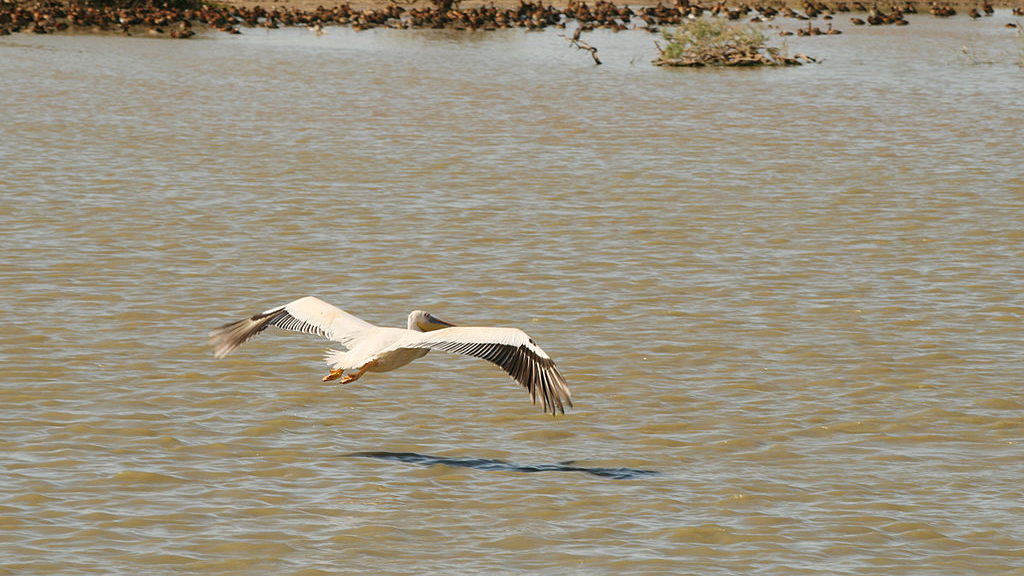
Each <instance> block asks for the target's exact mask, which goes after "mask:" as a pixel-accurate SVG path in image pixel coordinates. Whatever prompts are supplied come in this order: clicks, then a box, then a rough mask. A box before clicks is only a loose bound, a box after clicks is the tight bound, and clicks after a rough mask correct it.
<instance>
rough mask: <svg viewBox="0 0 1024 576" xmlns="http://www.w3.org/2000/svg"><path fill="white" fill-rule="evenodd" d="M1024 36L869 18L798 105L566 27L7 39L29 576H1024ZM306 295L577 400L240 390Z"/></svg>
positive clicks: (461, 374)
mask: <svg viewBox="0 0 1024 576" xmlns="http://www.w3.org/2000/svg"><path fill="white" fill-rule="evenodd" d="M1003 20H1010V16H1009V14H1008V12H1006V11H999V12H998V13H997V15H996V16H995V17H992V18H988V19H984V20H982V21H979V22H973V21H970V20H969V19H967V18H962V19H952V20H937V19H932V18H930V17H927V16H920V17H915V18H913V19H912V20H911V25H910V26H909V27H905V28H893V27H885V28H870V29H868V28H863V29H854V28H853V27H852V26H849V25H844V26H839V25H838V24H839V21H838V20H837V27H841V28H842V29H844V31H845V32H846V33H845V34H844V35H842V36H836V37H827V38H825V37H819V38H806V39H804V38H795V37H794V38H793V39H791V40H790V42H789V48H790V50H791V51H794V52H803V53H806V54H810V55H813V56H816V57H818V58H824V59H825V62H824V63H823V64H821V65H807V66H803V67H799V68H788V69H776V70H700V71H694V70H666V69H658V68H654V67H652V66H651V65H650V64H649V61H650V60H651V59H652V58H653V57H654V56H655V53H656V51H655V48H654V46H653V41H652V40H653V37H652V36H649V35H647V34H645V33H641V32H624V33H619V34H612V33H610V32H595V33H593V34H590V35H589V41H590V42H591V43H592V44H593V45H595V46H597V47H598V48H599V50H600V55H601V57H602V60H603V61H604V62H605V65H603V66H601V67H595V66H593V64H592V61H591V60H590V58H589V56H588V55H587V54H586V53H582V52H576V51H573V50H572V49H571V48H570V47H569V46H568V44H567V42H566V41H565V40H564V39H562V38H560V37H558V35H557V31H555V30H548V31H545V32H533V33H531V32H525V31H502V32H495V33H489V34H488V33H451V32H443V31H415V32H410V31H386V30H376V31H368V32H363V33H356V32H353V31H351V30H348V29H342V28H330V29H328V30H327V33H326V34H324V35H323V36H320V37H316V36H315V35H313V34H311V33H309V32H307V31H306V30H304V29H303V30H277V31H273V32H272V33H267V32H265V31H262V30H261V31H248V32H247V33H246V34H243V35H242V36H227V35H219V34H216V33H209V34H201V35H200V36H199V37H197V38H195V39H193V40H190V41H187V42H165V41H159V40H152V39H145V38H121V37H114V36H89V35H86V36H75V35H66V36H51V37H37V36H32V35H26V34H20V35H14V36H8V37H5V38H2V39H0V71H2V75H0V78H2V81H0V96H2V102H3V103H2V108H0V110H2V112H0V115H2V117H3V124H4V130H3V137H2V139H0V190H2V194H3V199H4V201H3V205H4V208H3V210H2V211H0V239H2V243H3V258H2V260H0V262H2V268H0V286H2V291H0V304H2V307H3V310H4V312H5V314H4V322H3V325H4V330H3V331H2V332H0V343H2V345H0V358H2V361H3V373H2V378H0V382H2V384H0V419H2V420H3V423H2V427H0V430H2V432H0V449H2V457H0V477H2V483H0V486H2V487H0V526H2V527H3V530H2V532H0V542H2V544H0V571H5V572H9V573H65V574H68V573H139V572H147V573H178V572H187V573H246V572H264V573H266V572H274V573H302V574H314V573H359V572H373V571H384V572H391V573H423V572H455V573H494V572H520V571H541V570H545V571H551V570H556V571H562V572H572V573H699V574H712V573H720V574H726V573H736V574H751V573H779V574H797V573H832V574H896V573H922V574H924V573H927V574H934V573H965V572H969V573H1008V572H1014V571H1019V570H1020V569H1021V567H1022V566H1024V528H1022V527H1021V525H1022V523H1021V518H1022V517H1024V506H1022V501H1024V493H1022V487H1021V486H1022V479H1024V459H1022V457H1021V456H1022V451H1021V438H1022V437H1024V424H1022V418H1021V417H1022V408H1024V392H1022V388H1021V386H1022V381H1021V366H1022V365H1024V348H1022V342H1024V325H1022V317H1024V295H1022V288H1024V224H1022V223H1024V169H1022V165H1024V164H1022V162H1021V161H1022V160H1024V154H1022V151H1021V135H1022V134H1024V131H1022V128H1024V124H1022V120H1021V118H1020V109H1019V103H1020V95H1021V94H1022V93H1024V92H1022V88H1024V74H1022V72H1021V69H1020V68H1019V66H1018V65H1017V61H1018V59H1019V51H1020V50H1021V47H1020V46H1021V44H1020V42H1019V40H1017V39H1015V38H1014V36H1013V32H1012V31H1008V30H1006V29H1003V28H1002V27H1001V26H1002V21H1003ZM783 24H785V23H783ZM790 24H791V25H792V27H793V28H794V29H795V27H796V26H798V25H799V23H795V22H793V23H790ZM790 24H786V25H790ZM964 47H965V48H966V49H967V53H965V52H964ZM306 294H316V295H319V296H320V297H322V298H325V299H327V300H329V301H331V302H333V303H335V304H337V305H339V306H341V307H343V308H345V309H347V310H349V311H351V312H353V313H355V314H357V315H359V316H362V317H364V318H366V319H367V320H370V321H372V322H376V323H380V324H390V325H401V324H402V323H403V322H404V319H405V316H406V314H407V313H408V312H409V311H410V310H413V309H417V308H422V309H427V310H430V311H431V312H433V313H434V314H436V315H438V316H439V317H441V318H444V319H446V320H449V321H452V322H455V323H458V324H468V325H472V324H476V325H512V326H518V327H521V328H523V329H525V330H527V331H528V332H529V333H530V334H531V335H532V336H533V337H534V339H535V340H536V341H537V342H538V343H539V344H540V345H541V346H543V347H544V348H545V350H547V351H548V352H549V353H550V354H551V355H552V356H553V357H554V358H555V360H556V361H557V362H558V364H559V366H560V367H561V369H562V371H563V373H564V374H565V376H566V378H567V379H568V381H569V383H570V385H571V386H572V389H573V392H574V400H575V402H576V408H575V409H574V410H572V411H570V412H569V413H568V414H567V415H565V416H559V417H558V418H554V419H552V418H551V417H550V416H546V415H544V414H542V413H541V411H540V409H539V407H535V406H531V405H530V404H529V401H528V398H527V396H526V394H525V392H523V391H522V390H521V389H519V388H518V387H517V386H515V385H514V384H513V383H511V382H510V381H509V380H508V379H507V378H506V377H505V376H504V374H502V373H501V372H500V371H499V370H498V369H496V368H494V367H492V366H489V365H487V364H486V363H483V362H480V361H478V360H474V359H468V358H460V357H454V356H446V355H444V354H441V353H434V354H431V355H430V356H427V357H426V358H424V359H422V360H419V361H417V362H415V363H413V364H411V365H410V366H407V367H406V368H404V369H402V370H400V371H397V372H393V373H390V374H370V375H368V376H366V377H364V378H363V379H361V380H360V381H359V382H357V383H355V384H353V385H351V386H346V387H338V386H328V385H324V384H321V383H320V381H319V380H320V377H321V376H322V375H323V374H324V373H325V368H326V367H325V366H323V365H322V364H320V351H321V348H323V346H324V343H322V342H319V341H317V340H316V339H315V338H312V337H308V336H304V335H296V334H284V333H280V332H271V331H268V332H267V333H265V334H262V335H261V336H260V337H258V338H257V339H255V340H253V341H252V342H250V343H249V344H247V345H246V346H245V347H243V348H241V349H240V350H239V351H237V352H236V353H235V354H234V355H232V356H230V357H229V358H227V359H224V360H221V361H215V360H214V359H213V358H212V357H211V355H210V353H209V350H208V349H207V348H206V345H205V334H206V332H207V331H208V330H209V329H210V328H212V327H215V326H217V325H219V324H221V323H224V322H227V321H230V320H233V319H236V318H241V317H242V316H244V315H246V314H251V313H254V312H257V311H260V310H263V309H266V308H269V307H271V306H275V305H277V304H281V303H284V302H286V301H288V300H289V299H291V298H294V297H298V296H302V295H306Z"/></svg>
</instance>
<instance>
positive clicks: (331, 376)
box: [322, 369, 345, 384]
mask: <svg viewBox="0 0 1024 576" xmlns="http://www.w3.org/2000/svg"><path fill="white" fill-rule="evenodd" d="M344 373H345V370H344V369H340V370H331V372H330V373H329V374H328V375H327V376H324V379H323V380H322V381H323V382H330V381H331V380H337V379H338V378H341V375H342V374H344ZM341 383H342V384H344V383H345V381H344V380H343V381H342V382H341Z"/></svg>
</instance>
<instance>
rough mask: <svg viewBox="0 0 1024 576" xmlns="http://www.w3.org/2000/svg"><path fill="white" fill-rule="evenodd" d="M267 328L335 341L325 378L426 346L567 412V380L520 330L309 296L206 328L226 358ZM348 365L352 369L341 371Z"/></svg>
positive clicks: (409, 356)
mask: <svg viewBox="0 0 1024 576" xmlns="http://www.w3.org/2000/svg"><path fill="white" fill-rule="evenodd" d="M267 326H277V327H278V328H282V329H284V330H295V331H297V332H305V333H307V334H315V335H317V336H322V337H324V338H328V339H330V340H333V341H336V342H339V343H340V344H341V346H342V347H344V348H345V350H327V355H326V356H325V358H324V359H325V360H326V361H327V364H329V365H330V366H331V371H330V372H329V373H328V374H327V375H326V376H324V378H323V381H324V382H328V381H330V380H337V379H338V378H341V380H340V383H341V384H348V383H349V382H355V381H356V380H358V379H359V377H360V376H362V375H363V374H365V373H366V372H389V371H391V370H394V369H396V368H401V367H402V366H405V365H406V364H408V363H409V362H412V361H413V360H415V359H417V358H422V357H423V356H425V355H426V354H427V352H429V351H431V350H444V351H445V352H454V353H456V354H466V355H468V356H476V357H477V358H483V359H484V360H487V361H488V362H491V363H493V364H497V365H498V366H500V367H501V368H502V369H503V370H504V371H505V372H507V373H508V374H509V376H511V377H512V379H513V380H515V381H516V382H518V383H519V384H521V385H522V386H523V387H524V388H526V389H527V391H529V393H530V398H531V399H532V400H533V403H534V404H536V403H537V398H540V399H541V401H542V402H543V404H544V411H545V412H548V411H550V412H551V415H552V416H553V415H555V410H559V411H561V412H562V413H563V414H565V405H566V404H568V405H569V406H572V400H571V399H570V396H571V394H570V392H569V386H568V385H566V383H565V378H563V377H562V375H561V374H560V373H559V372H558V368H556V367H555V363H554V362H553V361H552V360H551V357H549V356H548V355H547V354H546V353H545V352H544V351H543V350H541V349H540V346H537V345H536V344H535V343H534V342H533V340H532V339H531V338H530V337H529V336H528V335H527V334H526V332H523V331H522V330H519V329H517V328H490V327H487V328H484V327H469V326H466V327H459V326H455V325H454V324H449V323H448V322H445V321H443V320H439V319H437V318H435V317H434V316H432V315H431V314H429V313H427V312H424V311H422V310H416V311H414V312H412V313H411V314H409V322H408V328H391V327H381V326H374V325H373V324H370V323H369V322H366V321H365V320H361V319H359V318H356V317H355V316H353V315H351V314H349V313H348V312H345V311H344V310H341V309H340V308H338V307H336V306H333V305H331V304H328V303H327V302H324V301H323V300H321V299H319V298H316V297H314V296H306V297H305V298H299V299H298V300H295V301H294V302H289V303H288V304H285V305H284V306H278V307H277V308H271V309H270V310H267V311H266V312H262V313H260V314H256V315H254V316H251V317H249V318H246V319H245V320H239V321H237V322H231V323H228V324H225V325H223V326H221V327H220V328H218V329H216V330H214V331H213V332H210V345H211V346H213V355H214V357H215V358H223V357H225V356H227V355H228V354H230V353H231V352H233V351H234V350H235V349H236V348H238V347H239V346H241V345H242V344H244V343H245V342H246V341H248V340H249V339H250V338H252V337H253V336H255V335H256V334H259V333H260V332H262V331H263V330H265V329H266V328H267ZM345 371H352V372H350V373H349V374H345Z"/></svg>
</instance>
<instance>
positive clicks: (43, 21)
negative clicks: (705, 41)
mask: <svg viewBox="0 0 1024 576" xmlns="http://www.w3.org/2000/svg"><path fill="white" fill-rule="evenodd" d="M796 4H798V5H796ZM997 8H999V9H1007V8H1009V9H1011V10H1012V13H1013V18H1020V17H1024V0H1015V1H1014V2H998V3H990V2H988V1H986V0H981V1H975V0H962V1H949V2H945V1H936V2H922V1H916V2H908V1H906V0H895V1H890V2H886V3H883V4H882V5H878V4H877V3H876V2H873V1H871V0H831V1H824V0H820V1H819V0H801V1H800V2H794V1H792V0H790V1H788V2H787V1H786V0H766V1H764V2H761V1H757V0H755V1H752V2H738V1H735V0H733V1H732V2H724V1H712V0H707V3H701V2H698V1H697V0H671V1H670V2H660V1H652V0H638V1H634V2H627V3H621V4H617V3H613V2H608V1H604V0H596V1H589V2H588V1H579V0H554V1H553V2H543V1H540V0H538V1H535V2H529V1H525V0H486V1H483V0H465V1H463V2H458V3H456V4H454V5H453V7H452V8H451V9H449V10H441V9H439V8H438V7H437V6H435V5H434V4H431V3H430V2H428V1H427V0H418V1H413V2H403V3H397V2H394V1H391V0H353V1H350V2H343V3H337V4H334V3H331V2H324V1H322V0H272V1H269V2H266V1H262V0H222V1H221V2H219V3H215V4H212V5H207V4H203V5H201V6H200V7H198V8H168V7H166V4H162V3H160V2H159V0H154V1H153V2H151V3H149V4H146V5H135V6H131V7H118V6H97V5H90V4H84V3H79V2H67V3H65V2H58V1H52V0H51V1H49V2H47V1H46V0H42V1H38V0H22V1H20V2H18V1H14V2H12V1H11V0H0V36H2V35H8V34H13V33H35V34H52V33H62V32H84V33H115V34H116V33H120V34H123V35H126V36H135V35H149V36H154V37H163V36H166V37H170V38H189V37H192V36H194V35H195V32H194V31H193V29H192V27H193V25H195V26H196V27H198V28H200V29H214V30H219V31H221V32H225V33H230V34H240V33H242V30H245V29H252V28H257V27H260V28H281V27H292V26H306V27H308V28H310V29H311V30H315V31H316V32H317V33H318V34H319V33H320V31H321V30H322V29H323V28H325V27H329V26H349V27H351V28H353V29H355V30H365V29H369V28H406V29H408V28H413V29H425V28H447V29H454V30H496V29H499V28H526V29H531V30H539V29H543V28H548V27H555V28H565V27H567V23H570V22H575V23H576V25H577V26H579V27H580V28H583V29H588V30H589V29H594V28H610V29H614V30H626V29H643V30H646V31H648V32H658V31H660V30H661V29H662V28H664V27H668V28H672V27H677V26H679V25H680V23H682V22H685V21H686V20H687V19H691V18H695V17H701V16H708V15H712V16H721V17H725V18H728V19H730V20H735V21H737V22H738V23H743V22H762V21H770V20H773V19H778V20H780V21H781V20H783V19H790V20H796V21H813V20H817V19H822V20H828V21H831V20H832V19H833V18H843V16H846V18H843V19H844V20H845V19H849V20H850V21H851V22H852V23H853V24H855V25H864V24H868V25H888V24H895V25H901V26H905V25H908V24H909V22H908V21H907V20H906V19H905V18H904V15H906V14H919V15H922V16H926V17H927V16H928V14H929V12H931V14H932V15H933V17H937V18H974V19H979V20H981V19H984V18H988V17H990V16H992V15H993V13H994V11H995V9H997ZM858 14H860V15H864V16H865V19H862V18H857V17H854V18H850V17H849V16H850V15H858ZM988 21H989V22H993V20H992V19H991V18H988ZM999 25H1000V26H1005V27H1007V28H1017V29H1018V31H1020V26H1021V24H1020V23H1019V22H1016V21H1015V22H1005V21H1003V22H999ZM807 33H811V34H813V33H818V34H822V33H825V32H821V31H820V30H817V29H816V28H813V27H811V26H810V25H809V24H808V25H807ZM827 33H829V34H832V33H839V32H838V31H836V32H833V31H832V27H831V22H829V27H828V32H827Z"/></svg>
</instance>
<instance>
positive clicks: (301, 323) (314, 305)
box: [210, 296, 375, 358]
mask: <svg viewBox="0 0 1024 576" xmlns="http://www.w3.org/2000/svg"><path fill="white" fill-rule="evenodd" d="M267 326H277V327H278V328H281V329H283V330H292V331H295V332H304V333H306V334H313V335H315V336H320V337H323V338H328V339H330V340H334V341H337V342H340V343H341V344H342V345H347V344H348V343H349V342H351V341H352V340H353V339H354V338H355V337H356V336H357V335H358V334H359V333H360V332H362V331H364V330H366V329H368V328H374V327H375V326H374V325H373V324H370V323H369V322H366V321H365V320H360V319H359V318H356V317H355V316H353V315H351V314H349V313H348V312H345V311H344V310H342V309H340V308H338V307H337V306H334V305H331V304H328V303H327V302H324V301H323V300H321V299H319V298H316V297H315V296H306V297H305V298H299V299H298V300H295V301H293V302H289V303H288V304H285V305H284V306H278V307H277V308H271V309H270V310H267V311H266V312H261V313H259V314H255V315H253V316H250V317H249V318H246V319H244V320H239V321H237V322H230V323H228V324H225V325H223V326H221V327H220V328H218V329H216V330H214V331H212V332H210V345H211V346H213V355H214V356H215V357H216V358H223V357H225V356H227V355H228V354H230V353H232V352H233V351H234V350H235V349H236V348H238V347H239V346H241V345H242V344H244V343H246V342H247V341H248V340H249V339H250V338H252V337H253V336H255V335H257V334H259V333H260V332H262V331H264V330H266V329H267Z"/></svg>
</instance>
